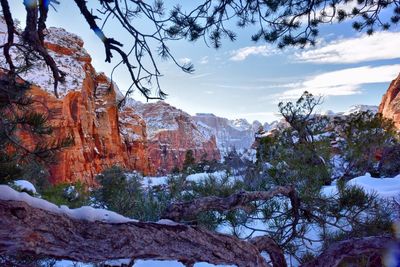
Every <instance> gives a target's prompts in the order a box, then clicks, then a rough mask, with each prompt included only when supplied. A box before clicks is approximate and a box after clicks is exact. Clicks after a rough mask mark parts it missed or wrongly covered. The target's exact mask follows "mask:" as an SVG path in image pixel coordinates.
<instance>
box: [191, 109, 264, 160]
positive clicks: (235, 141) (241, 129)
mask: <svg viewBox="0 0 400 267" xmlns="http://www.w3.org/2000/svg"><path fill="white" fill-rule="evenodd" d="M193 119H194V120H195V121H196V122H197V124H199V125H203V126H204V127H208V128H210V131H211V133H212V134H214V135H215V136H216V139H217V145H218V148H219V150H220V151H221V152H223V153H226V152H228V151H229V150H230V149H233V148H236V149H238V150H240V149H249V148H250V147H251V145H252V144H253V142H254V140H255V138H254V134H255V133H256V132H257V131H258V129H259V128H260V127H261V126H262V125H261V123H260V122H258V121H254V122H253V124H250V123H249V122H248V121H247V120H245V119H237V120H228V119H226V118H221V117H218V116H215V115H214V114H209V113H198V114H196V116H193Z"/></svg>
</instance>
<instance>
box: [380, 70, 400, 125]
mask: <svg viewBox="0 0 400 267" xmlns="http://www.w3.org/2000/svg"><path fill="white" fill-rule="evenodd" d="M379 113H382V115H383V116H384V117H385V118H389V119H392V120H393V121H394V122H395V125H396V127H397V128H398V129H400V75H399V76H397V78H396V79H395V80H393V81H392V83H391V84H390V86H389V88H388V90H387V92H386V93H385V94H384V95H383V97H382V101H381V104H380V105H379Z"/></svg>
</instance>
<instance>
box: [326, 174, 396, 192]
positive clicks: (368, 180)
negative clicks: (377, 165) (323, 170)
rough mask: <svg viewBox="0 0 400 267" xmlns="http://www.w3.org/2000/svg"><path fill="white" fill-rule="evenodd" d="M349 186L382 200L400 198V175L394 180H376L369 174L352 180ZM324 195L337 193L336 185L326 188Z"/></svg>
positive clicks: (348, 183)
mask: <svg viewBox="0 0 400 267" xmlns="http://www.w3.org/2000/svg"><path fill="white" fill-rule="evenodd" d="M347 185H355V186H359V187H361V188H362V189H364V190H365V191H366V192H367V193H376V194H377V195H378V196H379V197H381V198H393V197H399V196H400V174H399V175H397V176H395V177H393V178H374V177H371V175H370V174H369V173H366V174H365V175H363V176H359V177H356V178H353V179H351V180H350V181H348V182H347ZM322 193H323V194H325V195H327V196H330V195H334V194H336V193H337V187H336V184H332V185H330V186H325V187H323V189H322Z"/></svg>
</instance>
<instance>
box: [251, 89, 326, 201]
mask: <svg viewBox="0 0 400 267" xmlns="http://www.w3.org/2000/svg"><path fill="white" fill-rule="evenodd" d="M320 103H321V100H320V99H316V98H314V97H313V95H312V94H310V93H308V92H304V94H303V95H302V96H301V97H300V98H299V99H298V100H297V101H296V102H295V103H292V102H288V103H286V104H285V103H282V102H281V103H279V110H280V113H281V115H282V116H283V117H284V118H285V120H286V122H287V123H288V125H289V127H287V128H285V129H280V130H279V133H277V134H275V135H270V136H267V137H265V138H262V139H261V140H260V141H259V147H258V150H257V159H258V164H259V166H260V168H261V171H263V174H264V175H265V176H266V179H265V180H264V182H263V183H264V184H270V183H272V184H276V185H289V184H294V185H296V188H297V189H298V190H299V192H300V194H301V195H302V196H303V195H304V196H310V195H314V194H316V193H318V192H319V190H320V188H321V186H322V185H324V184H329V183H330V180H331V177H330V176H331V167H332V166H330V156H331V154H330V150H331V148H330V141H329V136H326V135H322V133H323V130H324V128H325V127H326V126H327V124H328V121H327V119H326V118H325V117H323V116H317V115H315V114H313V112H314V110H315V108H316V107H317V106H318V105H319V104H320ZM264 166H266V167H267V168H264ZM261 184H262V182H261Z"/></svg>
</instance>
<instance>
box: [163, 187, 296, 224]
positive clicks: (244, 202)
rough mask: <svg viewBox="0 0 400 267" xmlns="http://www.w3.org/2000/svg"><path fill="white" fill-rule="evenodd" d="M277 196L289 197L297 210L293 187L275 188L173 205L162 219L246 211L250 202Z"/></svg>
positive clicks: (189, 217)
mask: <svg viewBox="0 0 400 267" xmlns="http://www.w3.org/2000/svg"><path fill="white" fill-rule="evenodd" d="M277 195H284V196H287V197H289V198H290V200H291V202H292V208H293V210H298V205H299V202H298V199H297V195H296V194H295V189H294V187H293V186H277V187H275V188H273V189H271V190H269V191H254V192H247V191H242V192H238V193H235V194H233V195H230V196H229V197H225V198H222V197H215V196H210V197H202V198H197V199H195V200H192V201H189V202H180V203H174V204H172V205H170V206H169V207H168V208H167V210H166V211H165V213H164V215H163V217H164V218H167V219H171V220H174V221H182V220H184V219H191V218H195V217H196V215H197V214H199V213H201V212H204V211H212V210H214V211H221V212H223V211H228V210H234V209H244V210H246V209H247V208H248V207H249V204H250V202H252V201H257V200H269V199H271V198H273V197H275V196H277ZM295 217H296V216H295Z"/></svg>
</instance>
